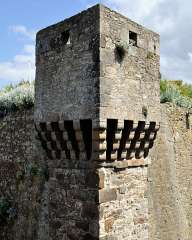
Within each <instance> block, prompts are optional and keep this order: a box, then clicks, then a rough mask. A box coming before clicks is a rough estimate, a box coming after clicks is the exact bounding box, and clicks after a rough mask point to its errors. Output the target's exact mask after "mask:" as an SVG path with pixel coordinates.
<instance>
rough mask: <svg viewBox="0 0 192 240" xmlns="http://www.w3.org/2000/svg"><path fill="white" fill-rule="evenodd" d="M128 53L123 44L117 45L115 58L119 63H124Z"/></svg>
mask: <svg viewBox="0 0 192 240" xmlns="http://www.w3.org/2000/svg"><path fill="white" fill-rule="evenodd" d="M125 55H126V50H125V48H124V46H122V45H117V46H116V48H115V58H116V60H117V62H118V63H122V62H123V59H124V58H125Z"/></svg>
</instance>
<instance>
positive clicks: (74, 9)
mask: <svg viewBox="0 0 192 240" xmlns="http://www.w3.org/2000/svg"><path fill="white" fill-rule="evenodd" d="M98 2H100V3H103V4H105V5H107V6H108V7H110V8H112V9H114V10H116V11H119V12H120V13H122V14H124V15H126V16H127V17H129V18H131V19H132V20H134V21H136V22H138V23H140V24H142V25H144V26H145V27H147V28H150V29H152V30H154V31H156V32H158V33H159V34H160V35H161V74H162V75H163V77H165V78H168V79H182V80H183V81H185V82H188V83H192V44H191V39H192V31H191V29H192V1H191V0H134V1H133V0H100V1H98V0H97V1H95V0H70V1H66V0H54V1H53V0H6V1H4V0H0V88H2V87H3V86H5V85H7V84H10V83H13V84H16V83H17V82H18V81H20V80H23V79H25V80H30V81H31V80H33V79H34V78H35V35H36V32H37V31H38V30H40V29H42V28H44V27H46V26H49V25H51V24H54V23H56V22H58V21H62V20H64V19H65V18H67V17H70V16H72V15H74V14H76V13H78V12H80V11H82V10H84V9H86V8H88V7H90V6H92V5H95V4H96V3H98Z"/></svg>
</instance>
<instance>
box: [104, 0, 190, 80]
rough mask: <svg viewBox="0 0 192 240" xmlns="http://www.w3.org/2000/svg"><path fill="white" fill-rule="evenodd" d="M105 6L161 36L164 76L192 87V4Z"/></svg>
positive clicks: (113, 0)
mask: <svg viewBox="0 0 192 240" xmlns="http://www.w3.org/2000/svg"><path fill="white" fill-rule="evenodd" d="M103 2H104V3H106V4H107V5H109V6H110V7H112V8H113V9H115V10H118V11H120V12H121V13H123V14H124V15H126V16H127V17H129V18H131V19H132V20H134V21H137V22H139V23H141V24H142V25H144V26H146V27H148V28H151V29H152V30H154V31H157V32H158V33H160V36H161V73H162V74H163V75H164V76H166V77H169V78H171V79H173V78H175V79H178V78H180V79H181V78H182V79H183V80H184V81H187V82H191V83H192V71H191V68H192V65H191V64H192V54H191V53H192V45H191V39H192V31H191V29H192V14H191V9H192V2H191V1H190V0H185V1H182V0H134V1H133V0H103ZM165 63H166V64H165Z"/></svg>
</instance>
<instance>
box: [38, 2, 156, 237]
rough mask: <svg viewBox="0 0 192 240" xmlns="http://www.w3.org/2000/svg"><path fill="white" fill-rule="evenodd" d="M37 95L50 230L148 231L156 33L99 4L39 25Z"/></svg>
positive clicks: (83, 233) (65, 233) (89, 233)
mask: <svg viewBox="0 0 192 240" xmlns="http://www.w3.org/2000/svg"><path fill="white" fill-rule="evenodd" d="M35 99H36V102H35V116H34V118H35V127H36V131H37V135H38V139H39V140H40V142H41V146H42V149H43V150H44V153H43V154H44V156H46V157H47V158H48V166H49V175H50V179H49V194H50V195H49V239H50V240H63V239H64V240H75V239H78V240H86V239H87V240H96V239H102V240H112V239H114V240H122V239H125V240H126V239H127V240H128V239H132V240H136V239H137V240H141V239H142V240H143V239H144V240H147V239H148V198H147V170H148V164H149V162H150V155H149V152H150V149H151V148H152V147H153V144H154V140H155V138H156V136H157V131H158V129H159V126H160V125H159V121H160V118H159V113H160V111H159V110H160V104H159V35H158V34H156V33H154V32H152V31H150V30H148V29H145V28H144V27H142V26H140V25H138V24H137V23H134V22H132V21H131V20H129V19H127V18H125V17H124V16H122V15H120V14H118V13H116V12H114V11H111V10H110V9H108V8H106V7H104V6H103V5H96V6H94V7H92V8H90V9H88V10H86V11H84V12H82V13H80V14H78V15H75V16H73V17H71V18H69V19H66V20H65V21H63V22H60V23H58V24H55V25H53V26H50V27H48V28H46V29H43V30H41V31H40V32H38V34H37V41H36V96H35Z"/></svg>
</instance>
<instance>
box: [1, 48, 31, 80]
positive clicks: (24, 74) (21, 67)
mask: <svg viewBox="0 0 192 240" xmlns="http://www.w3.org/2000/svg"><path fill="white" fill-rule="evenodd" d="M0 73H1V74H0V83H1V82H3V81H9V82H18V81H20V80H22V79H25V80H30V81H31V80H34V77H35V47H34V45H25V46H24V47H23V51H22V53H21V54H18V55H16V56H14V58H13V59H12V60H10V61H7V62H0Z"/></svg>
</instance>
